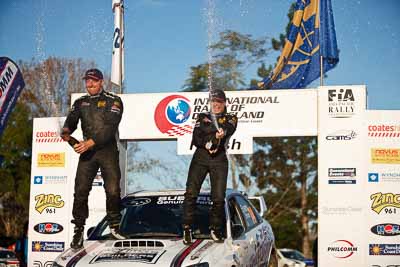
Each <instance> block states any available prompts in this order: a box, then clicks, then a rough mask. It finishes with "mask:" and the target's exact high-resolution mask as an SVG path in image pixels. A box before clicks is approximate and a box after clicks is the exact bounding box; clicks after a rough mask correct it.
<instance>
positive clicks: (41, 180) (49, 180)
mask: <svg viewBox="0 0 400 267" xmlns="http://www.w3.org/2000/svg"><path fill="white" fill-rule="evenodd" d="M67 178H68V176H66V175H61V176H60V175H45V176H43V175H36V176H34V177H33V184H38V185H40V184H66V183H67Z"/></svg>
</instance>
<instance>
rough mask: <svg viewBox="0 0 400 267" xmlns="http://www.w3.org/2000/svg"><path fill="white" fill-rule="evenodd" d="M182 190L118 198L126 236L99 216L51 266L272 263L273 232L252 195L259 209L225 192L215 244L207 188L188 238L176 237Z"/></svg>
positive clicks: (238, 195) (232, 192)
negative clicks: (222, 225)
mask: <svg viewBox="0 0 400 267" xmlns="http://www.w3.org/2000/svg"><path fill="white" fill-rule="evenodd" d="M183 200H184V190H164V191H157V192H149V191H139V192H136V193H133V194H130V195H128V196H126V197H124V198H123V200H122V203H123V206H124V209H123V216H122V220H121V226H120V231H121V233H122V234H123V235H124V236H125V237H126V239H124V240H115V239H113V238H112V236H111V234H110V229H109V227H108V223H107V221H106V220H105V219H103V220H102V221H101V222H100V223H99V224H98V225H97V226H96V227H95V229H93V230H89V231H90V233H89V236H88V239H87V240H85V242H84V247H83V248H82V249H80V250H78V251H74V250H72V249H68V250H67V251H65V252H64V253H62V254H61V255H60V256H58V257H57V259H56V260H55V262H54V265H53V266H54V267H67V266H75V267H80V266H96V267H103V266H104V267H105V266H120V267H123V266H173V267H177V266H182V267H184V266H186V267H189V266H190V267H207V266H212V267H214V266H218V267H219V266H229V267H239V266H251V267H255V266H264V267H269V266H273V267H276V266H277V258H276V251H275V245H274V244H275V242H274V241H275V240H274V234H273V232H272V228H271V226H270V224H269V223H268V222H267V221H266V220H265V219H263V218H262V214H263V213H264V212H265V210H266V206H265V202H264V199H263V198H262V197H258V200H259V203H260V212H259V211H257V210H256V209H255V208H254V206H253V205H252V204H251V202H250V201H249V198H247V197H246V195H245V194H242V193H240V192H238V191H235V190H230V189H228V190H227V192H226V201H225V211H226V233H225V234H226V238H225V240H224V242H223V243H216V242H214V241H213V240H212V239H211V238H210V231H209V223H208V221H209V220H208V215H209V209H210V207H211V203H212V202H211V197H210V193H209V192H203V191H202V192H201V193H200V195H199V197H198V199H197V209H196V211H197V212H196V224H195V225H194V226H193V234H194V242H193V243H192V244H191V245H188V246H186V245H184V244H183V242H182V212H183Z"/></svg>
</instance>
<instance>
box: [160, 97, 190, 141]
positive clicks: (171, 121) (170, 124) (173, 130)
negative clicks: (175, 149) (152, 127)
mask: <svg viewBox="0 0 400 267" xmlns="http://www.w3.org/2000/svg"><path fill="white" fill-rule="evenodd" d="M190 114H191V107H190V101H189V99H187V98H186V97H184V96H181V95H170V96H167V97H165V98H164V99H162V100H161V101H160V103H158V105H157V107H156V109H155V112H154V121H155V123H156V126H157V128H158V129H159V130H160V132H162V133H164V134H167V135H169V136H181V135H184V134H191V133H192V130H193V127H192V126H191V124H189V123H188V120H189V119H190Z"/></svg>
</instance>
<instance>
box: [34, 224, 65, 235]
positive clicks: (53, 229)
mask: <svg viewBox="0 0 400 267" xmlns="http://www.w3.org/2000/svg"><path fill="white" fill-rule="evenodd" d="M33 230H35V231H36V232H38V233H40V234H47V235H51V234H58V233H60V232H62V231H63V230H64V227H62V225H61V224H58V223H52V222H43V223H38V224H36V225H35V226H34V227H33Z"/></svg>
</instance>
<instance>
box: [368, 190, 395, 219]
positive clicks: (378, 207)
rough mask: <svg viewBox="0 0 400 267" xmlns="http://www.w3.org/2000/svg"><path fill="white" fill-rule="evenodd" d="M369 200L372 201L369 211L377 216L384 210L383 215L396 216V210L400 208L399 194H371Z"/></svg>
mask: <svg viewBox="0 0 400 267" xmlns="http://www.w3.org/2000/svg"><path fill="white" fill-rule="evenodd" d="M370 199H371V200H372V205H371V209H372V210H373V211H375V212H376V213H377V214H379V213H381V211H382V210H383V209H385V214H396V213H397V209H399V208H400V194H393V193H385V194H383V193H381V192H378V193H375V194H372V195H371V197H370Z"/></svg>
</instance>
